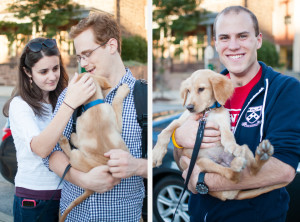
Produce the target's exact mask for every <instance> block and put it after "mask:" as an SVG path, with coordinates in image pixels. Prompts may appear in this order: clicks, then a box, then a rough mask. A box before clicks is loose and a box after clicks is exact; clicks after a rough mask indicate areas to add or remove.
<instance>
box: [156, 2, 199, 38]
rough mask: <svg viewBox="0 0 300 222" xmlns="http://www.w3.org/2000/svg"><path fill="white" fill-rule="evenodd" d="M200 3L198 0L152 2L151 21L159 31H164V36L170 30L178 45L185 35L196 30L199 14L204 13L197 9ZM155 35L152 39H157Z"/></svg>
mask: <svg viewBox="0 0 300 222" xmlns="http://www.w3.org/2000/svg"><path fill="white" fill-rule="evenodd" d="M200 2H201V1H200V0H153V5H155V6H156V9H155V10H154V11H153V21H154V22H156V23H157V24H158V26H159V29H161V28H163V29H164V32H165V36H166V35H167V32H168V29H171V30H172V35H174V36H175V37H176V40H175V43H178V42H179V41H180V40H181V39H183V37H184V35H185V34H186V33H188V32H190V31H194V30H196V28H197V26H198V24H199V22H200V20H201V14H204V13H205V11H200V10H199V9H198V5H199V4H200ZM156 33H157V31H156ZM156 33H154V34H155V35H154V36H153V39H157V38H158V37H159V35H158V34H156Z"/></svg>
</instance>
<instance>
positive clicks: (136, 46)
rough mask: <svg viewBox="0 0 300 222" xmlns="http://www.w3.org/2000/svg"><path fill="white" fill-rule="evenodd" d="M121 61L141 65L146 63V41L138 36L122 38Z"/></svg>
mask: <svg viewBox="0 0 300 222" xmlns="http://www.w3.org/2000/svg"><path fill="white" fill-rule="evenodd" d="M121 56H122V59H123V60H124V61H129V60H134V61H137V62H141V63H146V62H147V41H146V39H144V38H142V37H140V36H137V35H136V36H131V37H127V38H126V37H124V38H122V54H121Z"/></svg>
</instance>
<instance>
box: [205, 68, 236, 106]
mask: <svg viewBox="0 0 300 222" xmlns="http://www.w3.org/2000/svg"><path fill="white" fill-rule="evenodd" d="M209 81H210V83H211V85H212V88H213V92H214V96H215V99H216V100H217V101H218V102H219V103H220V104H221V105H224V104H225V103H226V101H227V100H228V99H229V98H230V97H231V96H232V94H233V91H234V87H233V84H232V82H231V80H230V79H228V78H227V77H226V76H223V75H221V74H217V73H216V74H215V75H213V76H210V77H209Z"/></svg>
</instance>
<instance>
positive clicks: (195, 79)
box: [152, 70, 283, 200]
mask: <svg viewBox="0 0 300 222" xmlns="http://www.w3.org/2000/svg"><path fill="white" fill-rule="evenodd" d="M233 91H234V87H233V85H232V82H231V80H230V79H228V78H227V77H225V76H223V75H220V74H218V73H215V72H213V71H211V70H198V71H196V72H194V73H193V74H192V75H191V76H190V77H189V78H188V79H186V80H185V81H183V82H182V84H181V88H180V92H181V97H182V98H183V99H184V102H183V105H185V103H186V102H187V104H188V105H187V109H188V110H186V111H185V112H184V113H183V114H182V115H181V116H180V118H179V119H177V120H174V121H173V122H172V123H171V124H170V125H169V126H168V127H167V128H166V129H164V130H163V131H162V132H161V133H160V134H159V136H158V140H157V143H156V145H155V147H154V149H153V153H152V157H153V166H154V167H155V166H159V165H161V163H162V159H163V157H164V156H165V154H166V152H167V145H168V143H169V141H170V137H171V135H172V133H173V131H174V130H175V129H176V128H178V127H179V126H180V125H181V124H183V123H184V122H185V121H186V119H187V118H188V117H189V116H190V115H196V114H199V113H204V112H206V111H208V116H207V121H212V122H215V123H217V124H218V125H219V129H220V132H221V144H220V145H219V146H216V147H214V148H209V149H200V151H199V154H198V159H197V162H196V164H197V165H198V166H199V167H200V169H201V171H204V172H210V173H218V174H220V175H222V176H223V177H225V178H227V179H230V180H232V181H234V182H238V181H239V177H240V172H241V171H242V170H243V169H244V168H245V167H246V166H247V167H248V169H249V170H250V172H251V173H252V174H254V175H255V174H256V173H257V172H258V171H259V170H260V169H261V167H262V166H263V164H264V163H265V162H266V161H268V159H269V158H270V156H271V155H272V154H273V152H274V149H273V146H272V145H271V144H270V142H269V141H268V140H264V141H262V142H261V143H260V145H259V146H258V147H257V149H256V153H255V157H254V155H253V153H252V152H251V150H250V149H249V147H248V146H247V145H243V146H240V145H238V144H236V141H235V138H234V135H233V133H232V132H231V130H230V128H231V127H230V116H229V112H228V110H227V109H225V108H224V107H223V105H224V104H225V102H226V101H227V99H229V98H230V97H231V95H232V94H233ZM215 102H218V103H219V104H221V105H222V106H221V107H219V108H211V109H210V108H209V107H212V106H213V104H215ZM192 152H193V150H192V149H183V153H182V154H183V155H185V156H187V157H189V158H191V156H192ZM180 165H181V168H182V169H186V168H187V167H188V166H185V165H184V164H183V163H182V162H180ZM282 186H283V185H276V186H272V187H267V188H262V189H253V190H249V191H239V190H235V191H224V192H209V194H210V195H212V196H215V197H217V198H219V199H221V200H226V199H247V198H253V197H255V196H258V195H260V194H262V193H265V192H268V191H270V190H273V189H275V188H278V187H282Z"/></svg>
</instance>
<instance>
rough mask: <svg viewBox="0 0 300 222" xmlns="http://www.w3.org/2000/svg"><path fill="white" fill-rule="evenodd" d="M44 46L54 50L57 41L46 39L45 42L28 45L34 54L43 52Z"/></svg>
mask: <svg viewBox="0 0 300 222" xmlns="http://www.w3.org/2000/svg"><path fill="white" fill-rule="evenodd" d="M43 46H46V47H47V48H50V49H51V48H54V47H55V46H56V40H55V39H46V40H45V41H43V42H32V43H30V44H29V45H28V47H27V48H28V49H29V50H30V51H32V52H39V51H41V50H42V48H43Z"/></svg>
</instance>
